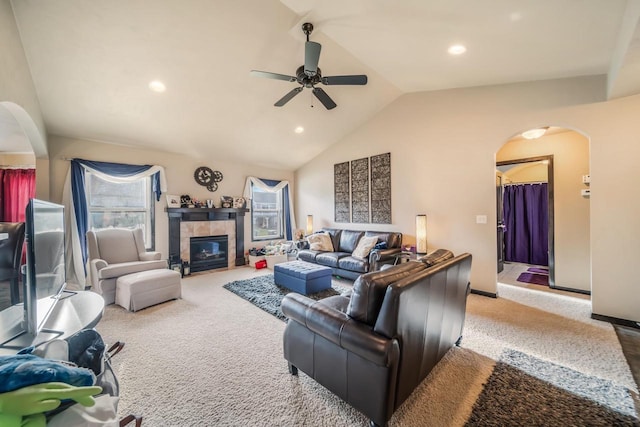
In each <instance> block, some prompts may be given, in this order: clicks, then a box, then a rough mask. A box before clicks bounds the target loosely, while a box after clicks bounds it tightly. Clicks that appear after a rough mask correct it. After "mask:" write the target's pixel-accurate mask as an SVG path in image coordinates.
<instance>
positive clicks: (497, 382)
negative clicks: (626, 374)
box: [466, 350, 640, 426]
mask: <svg viewBox="0 0 640 427" xmlns="http://www.w3.org/2000/svg"><path fill="white" fill-rule="evenodd" d="M568 422H570V424H571V425H584V426H587V425H589V426H595V425H610V426H613V425H615V426H640V420H638V418H636V414H635V408H634V403H633V397H632V396H631V394H630V392H629V390H627V389H626V388H624V387H620V386H617V385H615V384H614V383H612V382H611V381H608V380H604V379H600V378H596V377H592V376H588V375H585V374H582V373H580V372H578V371H574V370H572V369H569V368H566V367H563V366H560V365H556V364H554V363H550V362H546V361H543V360H540V359H537V358H535V357H533V356H530V355H527V354H525V353H521V352H519V351H515V350H507V351H505V352H504V353H503V355H502V357H501V358H500V360H499V361H498V362H497V363H496V366H495V368H494V370H493V372H492V373H491V376H490V377H489V379H488V380H487V382H486V384H485V386H484V388H483V390H482V393H481V394H480V396H479V397H478V400H477V401H476V403H475V404H474V406H473V410H472V413H471V416H470V417H469V419H468V420H467V423H466V425H467V426H503V425H523V426H533V425H540V426H541V425H544V426H566V425H567V423H568Z"/></svg>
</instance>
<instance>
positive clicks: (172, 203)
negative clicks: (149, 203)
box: [167, 194, 180, 208]
mask: <svg viewBox="0 0 640 427" xmlns="http://www.w3.org/2000/svg"><path fill="white" fill-rule="evenodd" d="M167 207H168V208H179V207H180V196H174V195H171V194H167Z"/></svg>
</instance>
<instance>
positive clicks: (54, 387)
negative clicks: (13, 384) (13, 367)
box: [0, 382, 102, 427]
mask: <svg viewBox="0 0 640 427" xmlns="http://www.w3.org/2000/svg"><path fill="white" fill-rule="evenodd" d="M100 392H102V387H99V386H90V387H76V386H72V385H69V384H66V383H58V382H50V383H42V384H33V385H30V386H27V387H22V388H19V389H17V390H13V391H8V392H6V393H0V426H3V427H40V426H42V427H44V426H45V425H46V419H45V416H44V414H43V412H47V411H51V410H53V409H56V408H57V407H58V406H60V402H61V401H62V400H65V399H71V400H74V401H76V402H78V403H79V404H81V405H83V406H93V405H94V404H95V400H94V399H93V397H92V396H94V395H96V394H98V393H100Z"/></svg>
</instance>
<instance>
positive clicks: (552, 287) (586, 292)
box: [549, 286, 591, 295]
mask: <svg viewBox="0 0 640 427" xmlns="http://www.w3.org/2000/svg"><path fill="white" fill-rule="evenodd" d="M549 288H551V289H557V290H559V291H567V292H575V293H577V294H584V295H591V291H585V290H583V289H573V288H565V287H562V286H549Z"/></svg>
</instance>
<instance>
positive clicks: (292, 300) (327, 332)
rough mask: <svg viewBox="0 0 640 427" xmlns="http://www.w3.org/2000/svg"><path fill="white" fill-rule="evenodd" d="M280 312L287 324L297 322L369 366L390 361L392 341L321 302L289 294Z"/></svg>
mask: <svg viewBox="0 0 640 427" xmlns="http://www.w3.org/2000/svg"><path fill="white" fill-rule="evenodd" d="M281 307H282V312H283V313H284V315H285V316H287V317H288V318H289V321H290V322H297V323H300V324H301V325H303V326H305V327H306V328H307V329H309V330H310V331H312V332H314V333H316V334H318V335H320V336H322V337H323V338H325V339H327V340H329V341H331V342H332V343H334V344H335V345H337V346H339V347H341V348H344V349H345V350H348V351H350V352H352V353H355V354H357V355H359V356H361V357H363V358H365V359H366V360H369V361H370V362H372V363H375V364H377V365H380V366H388V365H389V363H390V361H391V360H392V358H393V354H394V353H393V349H394V345H396V344H395V340H392V339H388V338H386V337H384V336H382V335H379V334H377V333H375V332H373V329H372V328H371V327H370V326H368V325H366V324H364V323H361V322H358V321H356V320H354V319H352V318H351V317H349V316H348V315H347V314H346V313H344V312H342V311H340V310H336V309H335V308H333V307H330V306H328V305H326V304H323V303H322V302H321V301H314V300H312V299H311V298H307V297H305V296H304V295H300V294H296V293H290V294H287V295H286V296H285V297H284V299H283V300H282V305H281Z"/></svg>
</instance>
